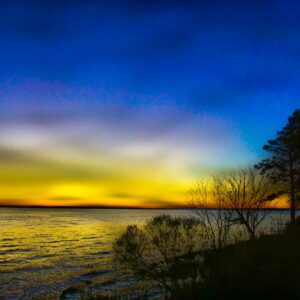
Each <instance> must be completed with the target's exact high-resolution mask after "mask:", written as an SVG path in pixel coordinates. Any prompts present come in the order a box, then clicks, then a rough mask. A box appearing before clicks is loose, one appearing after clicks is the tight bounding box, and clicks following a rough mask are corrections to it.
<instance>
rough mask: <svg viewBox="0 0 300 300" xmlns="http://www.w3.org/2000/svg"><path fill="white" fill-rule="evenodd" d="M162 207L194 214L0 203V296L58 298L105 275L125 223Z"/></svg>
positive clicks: (150, 215)
mask: <svg viewBox="0 0 300 300" xmlns="http://www.w3.org/2000/svg"><path fill="white" fill-rule="evenodd" d="M161 213H167V214H171V215H182V214H191V212H189V211H187V210H140V209H136V210H134V209H51V208H47V209H43V208H0V299H3V298H4V299H13V300H17V299H57V297H58V296H59V294H60V293H61V291H63V290H64V289H66V288H68V287H70V286H72V285H76V284H78V283H80V282H85V281H87V280H96V279H97V278H94V277H95V274H97V275H98V277H99V278H100V279H101V277H105V274H109V270H110V269H111V264H110V257H111V248H112V242H113V241H114V239H115V237H116V236H117V235H118V234H119V233H120V232H121V231H122V230H123V229H124V228H125V227H126V225H129V224H132V223H135V224H143V223H144V222H145V221H146V220H147V219H149V218H151V217H152V216H154V215H158V214H161ZM95 271H97V272H96V273H95ZM99 278H98V279H99ZM100 279H99V280H100Z"/></svg>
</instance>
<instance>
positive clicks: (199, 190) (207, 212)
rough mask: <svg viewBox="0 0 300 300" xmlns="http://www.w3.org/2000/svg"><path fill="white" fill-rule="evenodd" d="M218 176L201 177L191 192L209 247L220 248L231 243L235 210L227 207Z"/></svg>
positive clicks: (193, 205)
mask: <svg viewBox="0 0 300 300" xmlns="http://www.w3.org/2000/svg"><path fill="white" fill-rule="evenodd" d="M220 183H221V181H220V180H219V178H218V177H212V178H210V179H208V180H205V179H200V180H199V181H198V182H197V183H196V184H195V186H194V187H193V188H192V190H191V192H190V196H191V200H190V204H191V207H192V208H194V209H195V210H196V214H197V216H198V217H199V220H200V222H201V225H202V228H203V237H204V241H205V242H206V243H207V247H208V248H209V249H216V250H220V249H222V248H223V247H224V246H226V245H227V244H228V243H229V239H230V228H231V222H230V220H231V218H232V214H233V211H232V210H231V209H228V207H226V201H225V198H224V196H225V194H224V193H223V192H224V191H223V186H222V184H220Z"/></svg>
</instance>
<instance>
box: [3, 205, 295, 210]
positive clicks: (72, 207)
mask: <svg viewBox="0 0 300 300" xmlns="http://www.w3.org/2000/svg"><path fill="white" fill-rule="evenodd" d="M1 208H43V209H53V208H55V209H139V210H180V209H186V210H196V209H195V208H191V207H187V206H182V207H181V206H179V207H135V206H132V207H130V206H44V205H0V209H1ZM209 209H210V210H214V209H216V208H213V207H211V208H209ZM262 210H263V209H262ZM266 210H270V211H289V210H290V209H289V208H271V209H270V208H266ZM296 210H297V211H300V208H297V209H296Z"/></svg>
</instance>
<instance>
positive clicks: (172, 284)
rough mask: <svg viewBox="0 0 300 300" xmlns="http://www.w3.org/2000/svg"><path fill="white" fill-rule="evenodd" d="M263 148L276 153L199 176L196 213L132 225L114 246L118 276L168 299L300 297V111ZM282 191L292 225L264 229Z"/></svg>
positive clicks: (193, 195) (193, 199)
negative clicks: (298, 208)
mask: <svg viewBox="0 0 300 300" xmlns="http://www.w3.org/2000/svg"><path fill="white" fill-rule="evenodd" d="M264 149H265V150H267V151H268V152H270V153H271V154H272V157H270V158H267V159H265V160H263V161H261V162H260V163H259V164H258V165H256V166H255V167H253V168H247V169H239V170H237V171H231V172H227V173H222V174H220V175H218V176H213V177H212V178H210V179H209V180H199V181H198V182H197V184H196V185H195V186H194V188H193V189H192V190H191V200H190V204H191V207H192V208H193V211H194V212H195V213H196V216H195V217H171V216H168V215H161V216H156V217H154V218H152V219H150V220H148V221H147V223H146V224H145V226H143V227H142V228H139V227H137V226H135V225H131V226H128V227H127V229H126V230H125V231H124V232H123V233H122V234H121V235H120V236H119V238H118V239H117V240H116V241H115V243H114V247H113V250H114V264H115V269H116V271H117V272H118V274H119V275H120V276H132V277H133V278H135V279H136V280H142V281H145V282H147V283H148V286H149V287H150V288H151V286H152V287H154V286H155V287H157V286H158V287H160V288H161V291H162V294H161V295H162V298H164V299H173V300H177V299H204V300H214V299H230V300H235V299H236V300H238V299H239V300H240V299H244V300H254V299H264V300H266V299H300V296H299V292H298V288H299V285H300V255H299V253H300V219H299V218H298V219H296V215H295V213H296V200H297V193H299V191H300V110H296V111H295V112H294V114H293V115H292V116H291V117H290V118H289V121H288V124H287V125H286V126H285V127H284V128H283V130H281V131H279V132H278V133H277V138H276V139H275V140H270V141H268V144H267V145H265V146H264ZM282 188H283V189H282ZM283 193H289V195H290V202H291V223H289V224H283V221H282V220H280V219H278V220H277V223H276V221H274V220H273V221H272V222H270V221H269V226H270V227H271V228H270V230H269V231H265V232H263V231H262V230H259V228H260V226H261V225H262V223H263V222H264V221H265V220H266V217H267V215H268V214H269V213H270V210H271V209H272V208H273V203H274V202H273V201H274V200H275V199H277V198H278V197H279V196H281V195H282V194H283ZM275 223H276V224H275ZM241 232H242V233H244V234H242V237H241V236H240V233H241Z"/></svg>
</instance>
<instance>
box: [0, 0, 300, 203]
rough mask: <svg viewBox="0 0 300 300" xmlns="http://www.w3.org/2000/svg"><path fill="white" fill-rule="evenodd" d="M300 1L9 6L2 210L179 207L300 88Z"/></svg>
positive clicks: (2, 81)
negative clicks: (7, 206) (197, 184)
mask: <svg viewBox="0 0 300 300" xmlns="http://www.w3.org/2000/svg"><path fill="white" fill-rule="evenodd" d="M299 15H300V3H299V1H276V0H273V1H240V2H238V1H225V0H224V1H187V0H185V1H175V0H173V1H146V0H145V1H143V0H140V1H138V0H132V1H130V0H128V1H125V0H123V1H113V0H111V1H100V0H99V1H92V0H91V1H88V0H85V1H83V0H82V1H79V0H72V1H71V0H70V1H67V0H48V1H47V0H36V1H34V0H25V1H24V0H22V1H21V0H20V1H15V0H9V1H8V0H7V1H6V0H4V1H1V9H0V45H1V47H0V204H11V205H12V204H13V205H108V206H111V205H121V206H147V207H153V206H157V207H160V206H174V205H175V206H176V205H184V204H185V203H186V201H187V200H188V196H187V191H188V190H189V189H190V187H191V186H192V185H193V183H194V181H195V180H196V179H197V178H198V177H200V176H207V175H208V174H211V173H215V172H218V171H222V170H225V169H228V168H234V167H238V166H244V165H248V164H252V163H254V162H256V161H257V160H259V159H261V158H262V157H263V155H264V154H263V151H262V150H261V148H262V146H263V144H264V143H265V142H266V141H267V139H268V138H272V137H273V136H274V134H275V132H276V130H278V129H280V128H281V127H282V126H283V125H284V124H285V123H286V120H287V117H288V116H289V115H290V114H291V113H292V112H293V110H294V109H296V108H299V106H300V105H299V104H300V101H299V94H300V18H299Z"/></svg>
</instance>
